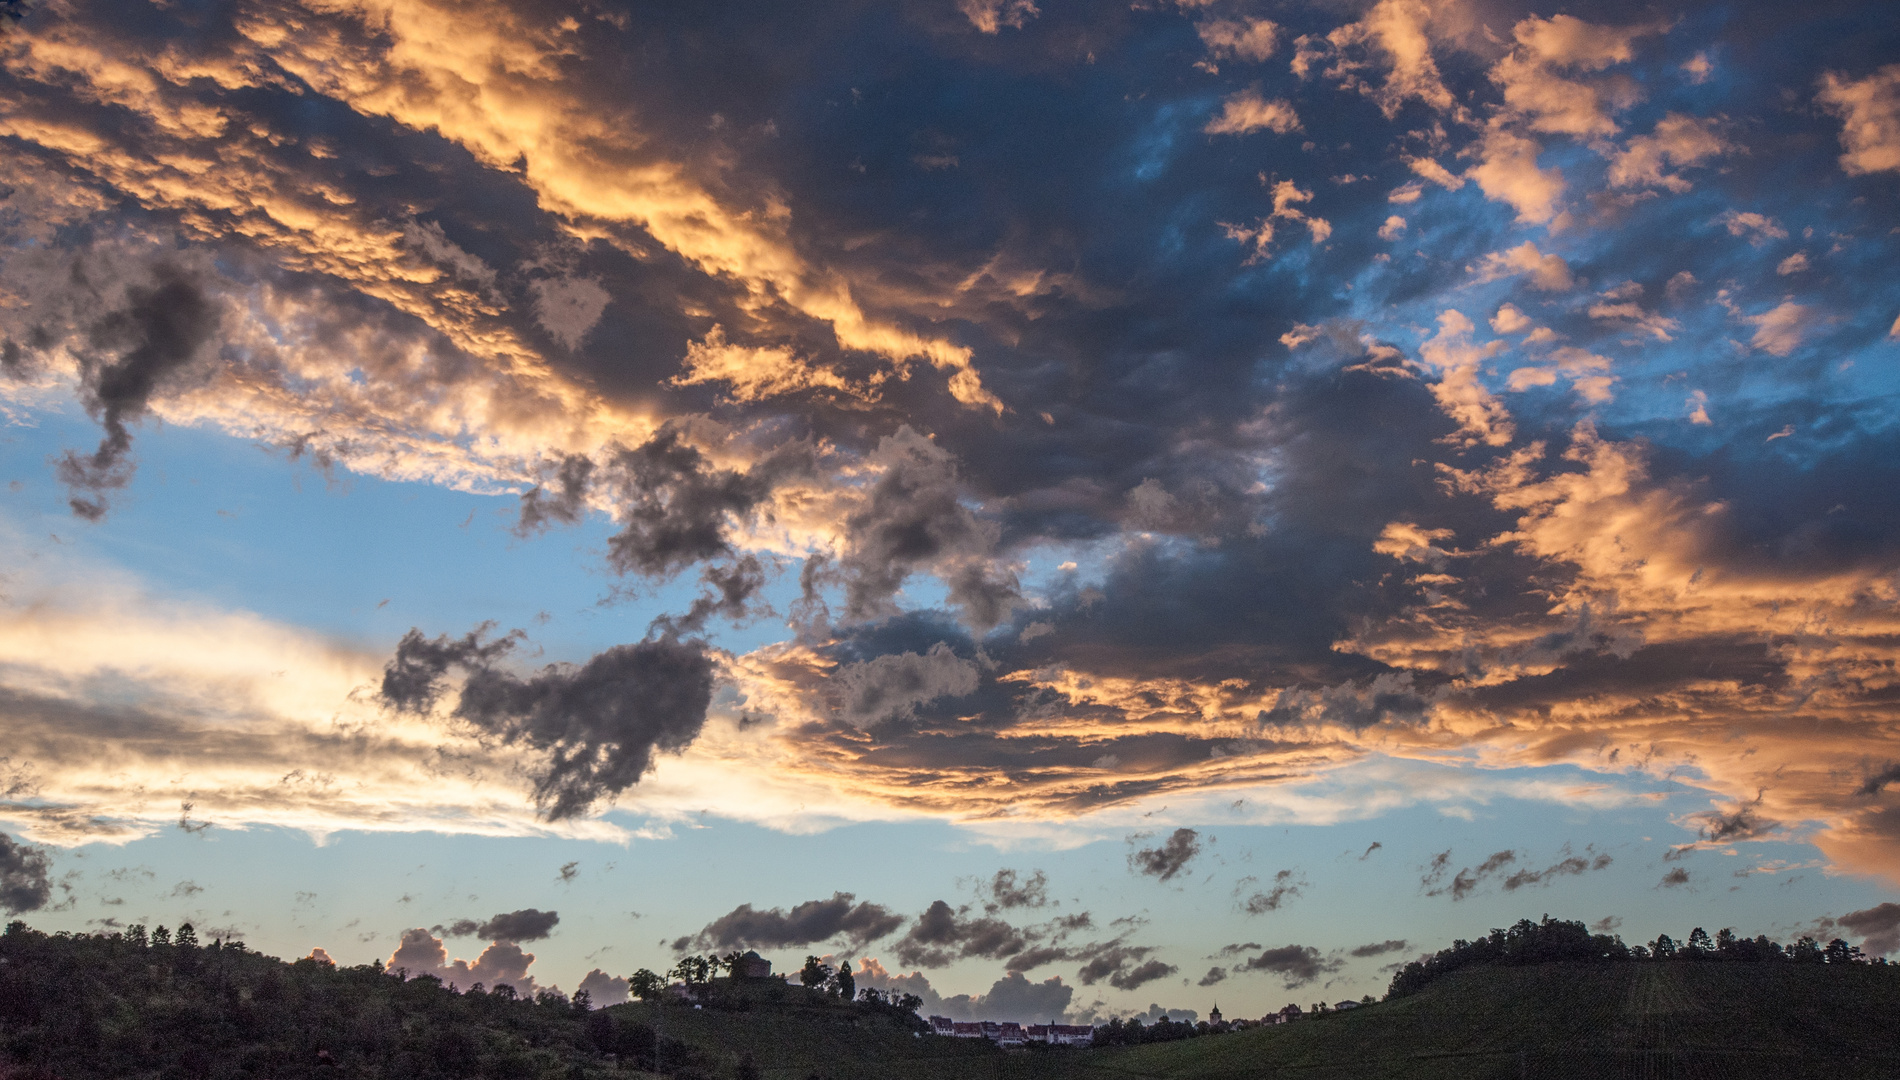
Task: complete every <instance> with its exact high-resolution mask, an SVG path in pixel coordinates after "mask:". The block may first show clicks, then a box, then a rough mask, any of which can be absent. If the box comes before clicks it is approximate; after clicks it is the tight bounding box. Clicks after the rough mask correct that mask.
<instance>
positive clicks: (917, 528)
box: [839, 425, 1019, 631]
mask: <svg viewBox="0 0 1900 1080" xmlns="http://www.w3.org/2000/svg"><path fill="white" fill-rule="evenodd" d="M871 463H872V464H873V465H874V466H876V467H877V468H878V469H879V474H878V476H877V479H876V481H875V482H874V483H873V484H872V485H871V488H870V491H869V493H868V497H867V498H866V500H865V501H864V503H863V504H862V506H861V507H860V508H859V509H858V510H856V511H855V512H853V513H852V514H851V515H850V517H849V518H847V519H846V522H845V525H846V528H847V530H848V533H849V535H850V537H851V543H850V548H849V550H847V551H846V552H845V554H844V556H843V558H842V559H841V560H840V563H839V566H840V569H841V571H842V572H843V574H844V576H845V602H846V609H847V613H848V614H849V615H850V616H851V617H852V618H875V617H878V616H883V615H887V614H892V613H894V612H895V605H894V604H893V603H892V597H893V596H894V595H895V594H896V592H897V591H898V589H900V588H901V587H902V586H903V584H904V580H905V579H906V578H907V577H909V576H910V575H911V574H912V573H913V572H915V571H918V570H929V571H930V572H933V573H935V574H936V575H937V576H938V577H940V578H941V579H943V580H944V582H945V584H946V585H947V586H948V589H949V600H950V603H951V604H952V605H953V606H955V607H957V608H958V609H959V610H960V611H961V612H962V615H963V618H964V620H965V622H966V624H967V625H969V626H970V627H972V628H974V629H976V630H978V631H984V630H988V629H989V628H991V627H993V626H995V625H996V624H997V623H999V622H1001V621H1002V620H1003V619H1004V618H1006V617H1007V616H1008V614H1009V612H1010V611H1011V610H1013V609H1014V607H1015V606H1016V603H1017V601H1018V598H1019V585H1018V583H1017V579H1016V574H1015V571H1014V570H1013V569H1011V568H1009V567H1007V566H999V565H996V562H995V560H994V559H993V558H992V555H993V553H994V551H995V547H996V544H997V542H998V539H999V538H1000V530H999V529H998V528H997V526H996V525H995V524H994V523H993V522H989V521H985V520H983V519H982V518H979V517H977V516H976V515H975V514H973V513H972V512H971V511H970V510H969V509H968V508H967V507H966V506H965V505H964V504H963V502H962V501H961V500H960V498H959V496H960V495H961V491H960V484H959V479H958V476H957V470H956V461H955V458H954V457H953V456H952V455H951V454H950V453H948V452H946V451H944V450H943V449H941V448H940V447H938V446H937V445H936V444H934V443H932V442H931V441H930V440H929V439H928V438H925V437H924V436H922V435H919V434H918V433H917V432H916V431H914V430H913V429H912V428H911V427H910V426H909V425H904V426H902V427H900V428H898V430H897V432H896V433H895V434H893V435H888V436H886V437H884V438H883V439H880V440H879V441H878V446H877V450H876V452H875V453H874V454H873V455H872V456H871Z"/></svg>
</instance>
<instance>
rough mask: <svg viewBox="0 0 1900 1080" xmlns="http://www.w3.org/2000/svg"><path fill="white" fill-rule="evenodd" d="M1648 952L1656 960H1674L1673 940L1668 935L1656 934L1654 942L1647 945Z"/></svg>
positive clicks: (1674, 946) (1674, 945) (1674, 948)
mask: <svg viewBox="0 0 1900 1080" xmlns="http://www.w3.org/2000/svg"><path fill="white" fill-rule="evenodd" d="M1649 951H1650V952H1651V953H1653V954H1654V955H1655V957H1656V959H1658V960H1674V959H1675V958H1676V943H1675V940H1674V939H1672V938H1671V937H1670V936H1669V935H1668V934H1657V935H1656V940H1654V941H1652V942H1650V943H1649Z"/></svg>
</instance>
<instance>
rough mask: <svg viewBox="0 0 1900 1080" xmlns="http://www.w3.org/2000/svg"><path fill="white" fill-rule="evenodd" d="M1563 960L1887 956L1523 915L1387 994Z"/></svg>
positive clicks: (1835, 960)
mask: <svg viewBox="0 0 1900 1080" xmlns="http://www.w3.org/2000/svg"><path fill="white" fill-rule="evenodd" d="M1564 960H1588V961H1598V962H1604V963H1636V962H1658V961H1661V962H1670V963H1675V962H1685V963H1687V962H1703V961H1735V962H1745V963H1787V964H1865V963H1870V962H1871V963H1875V964H1885V963H1886V962H1887V961H1886V960H1885V959H1884V958H1882V959H1877V960H1872V961H1869V960H1868V959H1867V957H1865V956H1863V955H1862V954H1861V951H1860V949H1859V948H1858V947H1856V946H1852V945H1849V944H1848V943H1847V942H1845V941H1843V940H1841V939H1839V938H1835V939H1834V940H1833V941H1830V942H1828V943H1827V944H1826V945H1822V944H1821V943H1820V942H1818V941H1816V940H1815V939H1813V938H1811V937H1803V938H1801V939H1799V940H1797V941H1795V942H1794V943H1793V944H1790V945H1786V946H1783V945H1779V944H1776V943H1775V942H1774V941H1772V940H1770V939H1769V938H1767V937H1765V936H1763V937H1756V938H1744V937H1738V936H1736V934H1735V932H1734V931H1733V930H1722V931H1720V932H1719V933H1717V934H1716V935H1715V937H1713V938H1711V937H1709V934H1708V932H1707V931H1706V930H1704V929H1702V928H1701V927H1699V926H1698V927H1696V928H1695V929H1694V930H1692V931H1690V932H1689V937H1688V939H1687V940H1686V941H1682V942H1677V941H1675V940H1674V939H1672V938H1671V937H1670V936H1669V935H1667V934H1663V935H1660V936H1658V937H1657V938H1656V940H1655V941H1652V942H1650V943H1649V944H1648V945H1625V944H1624V943H1623V939H1622V938H1620V937H1614V936H1611V935H1608V934H1593V933H1591V932H1590V928H1589V927H1587V926H1585V925H1584V924H1582V923H1580V922H1571V921H1566V920H1562V919H1552V918H1551V917H1550V916H1548V915H1546V916H1544V920H1543V921H1542V922H1532V921H1530V920H1529V919H1521V920H1519V921H1518V923H1517V925H1515V926H1512V927H1510V928H1508V929H1500V930H1493V931H1491V933H1490V935H1489V936H1487V937H1482V938H1479V939H1478V940H1476V941H1465V940H1462V939H1460V940H1458V941H1455V942H1453V943H1452V945H1451V947H1450V948H1449V949H1440V950H1439V951H1438V952H1436V953H1433V954H1432V955H1431V956H1428V957H1426V958H1425V959H1423V960H1414V961H1412V962H1411V963H1409V964H1406V965H1405V966H1404V967H1402V968H1400V969H1399V971H1398V974H1396V975H1394V976H1392V985H1391V987H1390V988H1388V989H1387V990H1386V998H1387V999H1388V1000H1389V999H1391V998H1400V997H1404V996H1406V995H1407V994H1416V993H1417V992H1419V991H1420V990H1422V989H1424V988H1425V987H1426V986H1428V985H1430V984H1431V983H1432V982H1433V981H1434V980H1437V979H1440V978H1443V977H1444V976H1446V975H1449V974H1451V973H1452V972H1454V971H1462V970H1464V969H1465V968H1469V967H1477V966H1480V965H1484V964H1548V963H1555V962H1558V961H1564Z"/></svg>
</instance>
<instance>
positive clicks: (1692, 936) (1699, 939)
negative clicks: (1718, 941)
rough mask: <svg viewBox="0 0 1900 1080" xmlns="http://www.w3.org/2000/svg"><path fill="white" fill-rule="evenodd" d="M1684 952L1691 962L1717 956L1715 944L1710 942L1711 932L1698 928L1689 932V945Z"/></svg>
mask: <svg viewBox="0 0 1900 1080" xmlns="http://www.w3.org/2000/svg"><path fill="white" fill-rule="evenodd" d="M1683 951H1684V952H1686V953H1687V954H1688V955H1689V959H1691V960H1708V959H1710V958H1711V957H1713V956H1714V955H1715V943H1714V942H1712V941H1710V940H1709V932H1708V931H1707V930H1704V929H1702V928H1701V927H1700V926H1698V927H1696V928H1695V929H1694V930H1691V931H1689V943H1688V944H1687V945H1686V946H1684V947H1683Z"/></svg>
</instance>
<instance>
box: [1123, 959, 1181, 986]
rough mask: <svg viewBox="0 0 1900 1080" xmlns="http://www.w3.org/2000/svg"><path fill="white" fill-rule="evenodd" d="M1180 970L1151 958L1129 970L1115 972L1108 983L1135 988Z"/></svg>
mask: <svg viewBox="0 0 1900 1080" xmlns="http://www.w3.org/2000/svg"><path fill="white" fill-rule="evenodd" d="M1179 970H1181V969H1180V968H1178V967H1175V966H1174V965H1173V964H1170V963H1167V962H1165V961H1161V960H1149V961H1147V962H1145V963H1141V964H1137V965H1135V966H1134V967H1132V968H1129V969H1128V970H1127V971H1117V972H1115V973H1114V974H1112V975H1110V976H1109V977H1108V984H1109V985H1110V986H1113V987H1114V988H1115V989H1117V990H1134V989H1137V988H1139V987H1142V986H1145V985H1147V984H1148V983H1151V982H1154V981H1155V980H1156V979H1165V978H1167V977H1168V976H1170V975H1172V974H1174V973H1175V972H1177V971H1179Z"/></svg>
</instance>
